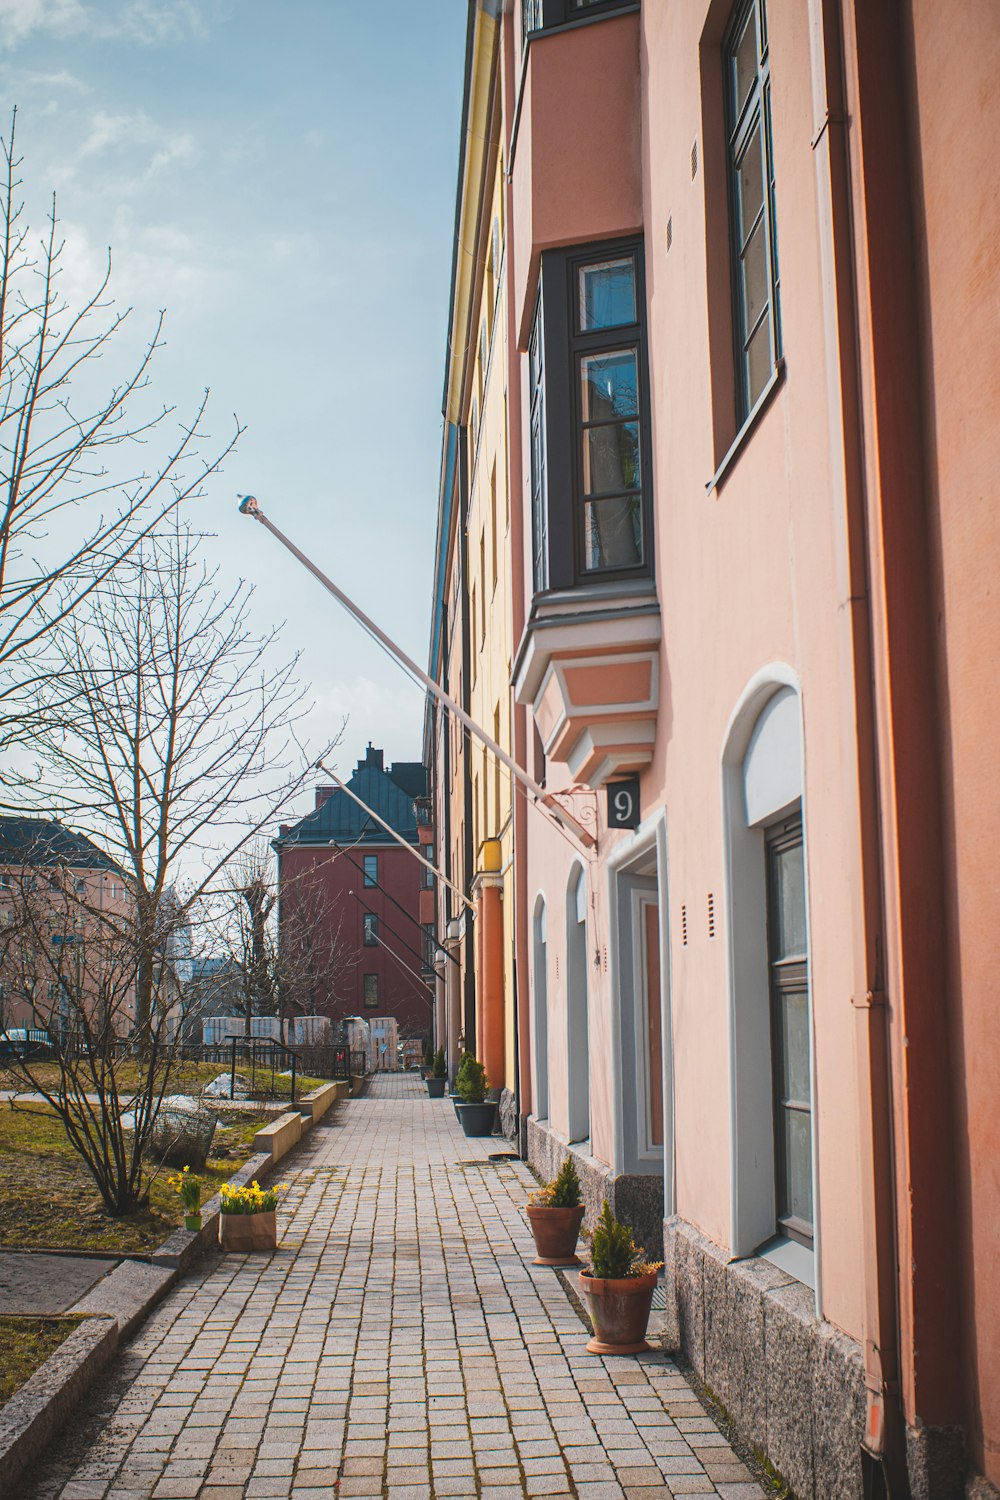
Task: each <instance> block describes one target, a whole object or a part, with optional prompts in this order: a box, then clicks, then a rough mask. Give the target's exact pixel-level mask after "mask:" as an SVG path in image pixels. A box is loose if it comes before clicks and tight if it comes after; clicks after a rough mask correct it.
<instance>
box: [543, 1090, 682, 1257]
mask: <svg viewBox="0 0 1000 1500" xmlns="http://www.w3.org/2000/svg"><path fill="white" fill-rule="evenodd" d="M568 1156H572V1158H573V1164H574V1166H575V1167H576V1170H577V1175H578V1177H579V1178H580V1190H581V1192H582V1194H583V1202H584V1209H585V1212H584V1219H583V1222H584V1226H585V1227H586V1228H587V1229H592V1228H593V1227H594V1225H595V1223H596V1222H597V1219H598V1216H599V1214H600V1212H601V1206H602V1204H603V1203H604V1200H605V1198H607V1200H608V1203H609V1204H610V1205H611V1212H612V1213H613V1214H614V1216H615V1218H616V1219H621V1220H622V1221H623V1222H624V1223H626V1224H629V1225H630V1226H631V1228H632V1234H633V1238H634V1239H635V1242H636V1244H637V1245H641V1246H642V1247H643V1249H644V1250H645V1251H646V1254H647V1256H648V1257H649V1259H650V1260H659V1259H660V1258H661V1256H662V1255H663V1178H662V1176H661V1175H660V1173H659V1172H657V1173H655V1174H654V1173H650V1175H649V1176H648V1177H640V1176H621V1177H616V1176H615V1174H614V1172H613V1171H612V1169H611V1168H610V1167H608V1166H605V1165H604V1163H603V1162H599V1161H595V1160H594V1158H593V1157H592V1156H587V1155H585V1154H584V1153H583V1152H582V1151H580V1150H579V1149H578V1148H577V1147H575V1146H571V1145H569V1143H568V1142H567V1141H565V1140H564V1139H563V1138H562V1136H560V1135H558V1134H557V1133H556V1131H554V1130H551V1129H550V1128H549V1126H548V1124H547V1122H546V1121H544V1120H533V1119H531V1118H529V1120H528V1165H529V1166H530V1167H531V1168H532V1170H533V1171H535V1172H537V1173H538V1175H539V1177H540V1178H541V1179H542V1181H543V1182H551V1181H552V1179H553V1177H555V1176H557V1174H558V1172H559V1169H560V1167H561V1166H562V1164H563V1162H564V1161H565V1160H566V1158H567V1157H568Z"/></svg>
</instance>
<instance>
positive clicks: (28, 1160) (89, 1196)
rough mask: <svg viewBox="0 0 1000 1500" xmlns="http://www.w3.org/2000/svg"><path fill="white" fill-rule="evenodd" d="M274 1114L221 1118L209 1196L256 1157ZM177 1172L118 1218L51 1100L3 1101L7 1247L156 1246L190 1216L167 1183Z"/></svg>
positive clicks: (1, 1212) (0, 1219)
mask: <svg viewBox="0 0 1000 1500" xmlns="http://www.w3.org/2000/svg"><path fill="white" fill-rule="evenodd" d="M267 1118H268V1117H267V1116H266V1115H264V1114H258V1113H256V1112H254V1113H253V1114H241V1115H240V1116H239V1117H238V1118H237V1117H235V1116H230V1117H229V1118H228V1119H223V1120H221V1121H220V1123H219V1127H218V1129H217V1130H216V1132H215V1140H214V1141H213V1144H212V1155H211V1156H210V1157H209V1160H208V1166H207V1168H206V1170H205V1171H204V1172H202V1173H199V1174H198V1175H199V1176H200V1177H201V1179H202V1181H203V1183H204V1194H203V1197H204V1198H206V1199H207V1198H210V1197H211V1196H212V1195H213V1193H215V1192H217V1191H218V1188H219V1184H220V1183H222V1182H225V1181H227V1180H228V1178H229V1177H231V1176H232V1174H233V1172H234V1171H235V1170H236V1168H237V1167H238V1166H240V1165H241V1164H242V1163H243V1162H244V1161H246V1159H247V1157H248V1156H250V1155H251V1154H252V1151H253V1137H254V1134H255V1132H256V1131H257V1130H259V1129H260V1127H261V1125H262V1124H264V1123H265V1122H266V1120H267ZM173 1171H174V1169H173V1168H170V1167H164V1168H162V1169H161V1171H160V1173H159V1175H158V1176H157V1177H156V1178H155V1180H153V1181H152V1183H151V1184H150V1189H149V1206H148V1208H145V1209H142V1210H140V1211H139V1212H138V1213H135V1214H131V1215H129V1216H128V1217H127V1218H122V1219H112V1218H110V1217H109V1216H108V1214H106V1213H105V1211H104V1206H103V1204H102V1202H101V1197H100V1194H99V1193H98V1191H97V1188H96V1185H95V1183H94V1180H93V1178H92V1177H91V1176H90V1173H89V1172H88V1171H87V1168H86V1166H85V1165H84V1163H83V1161H82V1159H81V1158H80V1157H79V1156H78V1155H77V1154H76V1152H75V1151H74V1150H73V1148H72V1147H71V1146H70V1144H69V1142H68V1141H67V1139H66V1134H65V1131H64V1129H63V1126H62V1122H61V1121H60V1120H59V1118H58V1116H56V1115H55V1114H53V1113H52V1112H51V1111H50V1110H49V1109H48V1107H47V1106H45V1105H17V1106H16V1107H13V1108H12V1107H11V1106H10V1105H3V1106H0V1176H2V1180H3V1193H2V1194H0V1245H3V1246H8V1247H10V1248H12V1249H45V1250H57V1249H63V1250H112V1251H115V1250H117V1251H121V1252H122V1253H123V1254H143V1253H145V1252H148V1251H150V1250H155V1249H156V1247H157V1246H158V1245H160V1244H162V1242H163V1241H164V1240H165V1239H166V1238H167V1236H168V1235H169V1234H171V1233H172V1232H173V1230H174V1229H176V1228H177V1227H178V1226H179V1225H180V1224H181V1223H182V1222H183V1219H184V1206H183V1204H182V1203H181V1200H180V1198H179V1197H178V1196H177V1194H176V1193H175V1192H174V1190H173V1188H171V1187H170V1186H169V1185H168V1183H167V1178H168V1177H169V1176H170V1175H171V1174H172V1172H173Z"/></svg>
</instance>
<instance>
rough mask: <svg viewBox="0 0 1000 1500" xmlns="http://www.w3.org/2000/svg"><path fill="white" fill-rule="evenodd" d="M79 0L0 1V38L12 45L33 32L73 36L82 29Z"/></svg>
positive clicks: (84, 19)
mask: <svg viewBox="0 0 1000 1500" xmlns="http://www.w3.org/2000/svg"><path fill="white" fill-rule="evenodd" d="M86 24H87V12H86V11H85V10H84V8H83V6H82V5H81V4H80V0H0V38H2V40H3V41H4V43H5V44H6V45H7V46H16V45H17V43H18V42H23V41H24V40H25V39H26V38H27V37H29V36H31V35H32V34H33V33H34V32H36V31H45V32H49V33H50V34H51V35H54V36H61V37H63V36H73V35H76V34H78V33H79V32H81V31H82V30H84V29H85V27H86Z"/></svg>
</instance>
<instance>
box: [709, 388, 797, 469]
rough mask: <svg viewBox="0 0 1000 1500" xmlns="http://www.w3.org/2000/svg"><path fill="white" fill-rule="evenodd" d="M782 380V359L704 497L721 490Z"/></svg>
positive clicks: (730, 446) (731, 445)
mask: <svg viewBox="0 0 1000 1500" xmlns="http://www.w3.org/2000/svg"><path fill="white" fill-rule="evenodd" d="M784 379H785V361H784V360H783V359H779V360H778V362H777V364H776V365H775V367H774V369H773V370H772V371H771V377H770V379H769V380H768V382H767V384H766V385H765V387H764V389H763V390H762V391H761V393H760V395H759V396H758V397H757V400H756V401H755V402H754V404H753V407H752V408H751V410H750V413H749V415H748V416H747V418H746V420H745V421H744V423H743V426H742V427H741V428H740V430H739V432H738V433H737V434H736V436H735V438H734V439H733V441H732V443H731V444H730V445H729V451H728V452H727V454H726V456H725V458H724V459H723V460H722V462H721V464H720V465H719V467H718V468H717V469H716V471H715V473H714V474H713V475H712V477H711V479H710V480H709V481H708V483H707V484H706V485H705V494H706V495H711V494H712V492H713V490H718V489H721V488H722V485H723V483H724V481H725V480H726V479H727V477H728V475H729V470H730V469H731V468H732V466H733V464H734V463H735V462H736V460H737V459H738V458H739V456H740V454H741V453H742V451H743V447H744V444H745V443H746V441H747V439H748V438H749V436H750V434H751V432H752V431H753V429H754V428H755V427H756V425H757V423H758V422H759V421H760V419H761V417H762V416H763V415H764V412H765V411H766V410H767V408H768V406H770V404H771V398H772V396H773V395H774V393H775V391H776V390H777V389H778V387H779V386H780V385H781V384H782V383H783V382H784Z"/></svg>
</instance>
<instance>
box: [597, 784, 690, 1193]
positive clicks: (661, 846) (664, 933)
mask: <svg viewBox="0 0 1000 1500" xmlns="http://www.w3.org/2000/svg"><path fill="white" fill-rule="evenodd" d="M653 853H655V855H656V885H657V901H658V906H659V918H660V1030H661V1038H662V1046H663V1051H662V1061H661V1071H662V1075H663V1147H662V1160H663V1216H664V1218H669V1216H670V1215H671V1214H672V1213H674V1211H675V1203H676V1199H677V1173H676V1152H675V1149H674V1139H675V1136H674V1086H673V1080H674V1073H673V1013H672V1008H671V991H670V942H669V938H668V934H669V932H670V909H669V872H668V859H667V810H666V808H665V807H660V808H657V810H656V811H655V812H654V813H653V814H651V815H650V816H649V817H648V818H645V819H644V820H643V822H642V823H641V824H640V825H639V827H638V828H637V829H636V831H635V833H633V834H630V835H625V836H622V837H620V838H619V841H618V843H617V844H616V845H615V847H614V849H613V850H612V852H611V854H610V855H609V857H608V861H607V866H606V868H607V875H608V887H607V891H608V961H609V969H610V973H609V979H610V994H611V1084H612V1088H611V1096H612V1110H613V1115H614V1169H615V1172H616V1174H619V1175H620V1174H621V1173H623V1172H624V1171H625V1168H626V1164H625V1141H624V1129H623V1124H624V1110H625V1108H626V1102H625V1100H624V1098H623V1091H622V1076H623V1075H622V1063H623V1059H622V1014H621V975H622V961H621V951H620V936H619V935H620V923H619V900H618V879H619V876H620V875H622V874H623V873H624V872H625V871H626V870H627V869H628V867H629V866H630V865H634V864H637V863H639V862H640V861H641V860H643V859H648V858H649V856H650V855H651V854H653ZM630 929H631V924H630ZM656 1149H657V1155H658V1156H659V1155H660V1154H661V1148H659V1147H658V1148H656Z"/></svg>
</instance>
